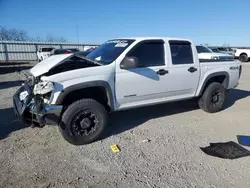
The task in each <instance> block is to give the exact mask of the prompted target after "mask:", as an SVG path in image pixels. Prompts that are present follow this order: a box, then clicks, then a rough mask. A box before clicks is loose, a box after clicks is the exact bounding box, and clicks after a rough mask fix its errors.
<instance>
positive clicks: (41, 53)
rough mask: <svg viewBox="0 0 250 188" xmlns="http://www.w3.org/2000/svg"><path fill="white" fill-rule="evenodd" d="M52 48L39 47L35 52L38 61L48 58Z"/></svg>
mask: <svg viewBox="0 0 250 188" xmlns="http://www.w3.org/2000/svg"><path fill="white" fill-rule="evenodd" d="M54 49H55V48H53V47H40V48H39V49H38V52H37V58H38V61H39V62H40V61H42V60H44V59H46V58H48V57H49V56H50V52H51V51H52V50H54Z"/></svg>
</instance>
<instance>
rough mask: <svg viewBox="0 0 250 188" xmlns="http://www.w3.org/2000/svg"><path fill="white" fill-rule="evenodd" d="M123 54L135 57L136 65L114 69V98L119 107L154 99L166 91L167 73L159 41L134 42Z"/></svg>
mask: <svg viewBox="0 0 250 188" xmlns="http://www.w3.org/2000/svg"><path fill="white" fill-rule="evenodd" d="M126 57H136V58H137V59H138V64H139V65H138V67H136V68H132V69H128V70H126V69H121V67H120V66H117V68H116V69H117V70H116V85H115V87H116V98H117V102H118V105H119V108H128V107H132V106H140V105H142V106H143V105H144V104H150V103H153V102H156V100H158V99H162V98H164V97H165V96H166V95H167V94H166V93H167V83H166V82H167V74H168V70H167V67H166V65H165V50H164V41H163V40H147V41H143V42H140V43H138V44H137V45H135V46H134V47H133V48H132V49H131V50H130V51H129V52H128V53H127V54H126Z"/></svg>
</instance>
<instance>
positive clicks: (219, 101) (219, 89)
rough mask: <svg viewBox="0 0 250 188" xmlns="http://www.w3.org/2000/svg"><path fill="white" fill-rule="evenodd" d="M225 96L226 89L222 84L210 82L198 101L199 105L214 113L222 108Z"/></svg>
mask: <svg viewBox="0 0 250 188" xmlns="http://www.w3.org/2000/svg"><path fill="white" fill-rule="evenodd" d="M225 96H226V89H225V88H224V87H223V85H222V84H220V83H217V82H212V83H211V84H210V85H208V87H207V88H206V90H205V91H204V93H203V95H202V96H201V98H200V99H199V101H198V105H199V107H200V108H201V109H202V110H204V111H205V112H209V113H215V112H218V111H220V110H222V108H223V105H224V102H225Z"/></svg>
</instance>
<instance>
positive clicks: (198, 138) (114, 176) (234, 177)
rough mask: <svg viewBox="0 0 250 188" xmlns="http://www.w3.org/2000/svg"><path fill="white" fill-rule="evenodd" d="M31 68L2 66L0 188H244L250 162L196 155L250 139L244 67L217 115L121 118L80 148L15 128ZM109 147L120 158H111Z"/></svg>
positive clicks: (53, 130)
mask: <svg viewBox="0 0 250 188" xmlns="http://www.w3.org/2000/svg"><path fill="white" fill-rule="evenodd" d="M29 68H30V65H27V64H21V65H18V66H10V65H8V64H0V91H1V95H0V99H1V102H0V118H1V122H0V165H1V168H0V185H1V187H24V188H28V187H47V188H49V187H60V188H61V187H66V188H71V187H72V188H73V187H79V188H80V187H81V188H82V187H89V188H90V187H91V188H94V187H100V188H104V187H126V188H127V187H141V188H144V187H171V188H172V187H173V188H178V187H180V188H183V187H201V188H206V187H250V179H249V176H250V171H249V169H250V157H245V158H239V159H235V160H229V159H220V158H216V157H212V156H209V155H206V154H205V153H203V152H202V151H201V150H200V147H205V146H208V145H209V143H211V142H226V141H237V140H236V135H250V129H249V122H250V116H249V110H250V106H249V104H250V97H249V95H250V92H249V91H250V84H249V80H250V64H245V65H243V74H242V77H241V80H240V85H239V86H238V87H237V89H234V90H231V91H230V92H229V93H228V95H227V101H226V105H225V110H223V111H221V112H219V113H216V114H208V113H205V112H203V111H202V110H200V109H198V108H197V107H196V105H195V104H193V103H191V102H178V103H171V104H164V105H157V106H152V107H146V108H140V109H134V110H130V111H124V112H119V113H115V114H113V115H112V116H111V123H110V126H109V129H108V130H107V132H106V134H105V136H104V138H103V139H102V140H100V141H98V142H95V143H92V144H89V145H85V146H78V147H77V146H73V145H70V144H68V143H67V142H66V141H64V140H63V138H62V137H61V135H60V133H59V130H58V128H57V127H56V126H45V127H44V128H42V129H40V128H30V127H24V126H23V125H22V124H21V123H20V122H18V121H16V120H15V117H14V114H13V108H12V95H13V94H14V92H15V91H16V89H17V88H18V87H19V86H20V84H21V81H22V80H23V79H24V76H23V74H22V72H23V71H24V70H26V69H29ZM20 70H22V71H20ZM144 140H146V141H144ZM112 144H118V145H119V147H120V149H121V152H120V153H113V152H112V151H111V150H110V145H112ZM248 149H249V148H248Z"/></svg>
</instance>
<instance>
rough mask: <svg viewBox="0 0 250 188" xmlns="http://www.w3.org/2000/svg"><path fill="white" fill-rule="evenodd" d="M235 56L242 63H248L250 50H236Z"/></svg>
mask: <svg viewBox="0 0 250 188" xmlns="http://www.w3.org/2000/svg"><path fill="white" fill-rule="evenodd" d="M234 56H235V58H238V59H239V60H240V61H241V62H247V61H248V60H249V58H250V49H240V48H238V49H235V51H234Z"/></svg>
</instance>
